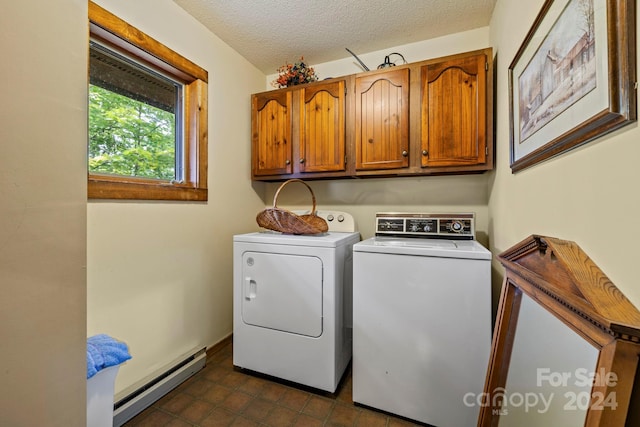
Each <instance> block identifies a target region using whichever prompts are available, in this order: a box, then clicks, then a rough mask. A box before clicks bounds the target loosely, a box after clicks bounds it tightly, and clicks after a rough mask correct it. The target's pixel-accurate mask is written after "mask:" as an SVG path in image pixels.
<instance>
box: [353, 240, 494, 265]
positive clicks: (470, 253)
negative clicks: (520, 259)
mask: <svg viewBox="0 0 640 427" xmlns="http://www.w3.org/2000/svg"><path fill="white" fill-rule="evenodd" d="M353 251H354V252H373V253H381V254H396V255H417V256H434V257H446V258H465V259H486V260H490V259H491V252H490V251H489V250H488V249H487V248H485V247H484V246H482V245H481V244H480V243H478V242H477V241H475V240H448V239H444V240H443V239H420V238H410V237H381V236H376V237H372V238H370V239H367V240H363V241H362V242H359V243H356V244H355V245H353Z"/></svg>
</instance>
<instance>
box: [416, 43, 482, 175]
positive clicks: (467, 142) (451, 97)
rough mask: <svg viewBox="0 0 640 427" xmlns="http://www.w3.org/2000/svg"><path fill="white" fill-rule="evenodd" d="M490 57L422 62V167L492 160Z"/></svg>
mask: <svg viewBox="0 0 640 427" xmlns="http://www.w3.org/2000/svg"><path fill="white" fill-rule="evenodd" d="M487 68H488V62H487V56H486V54H484V53H480V54H474V55H473V56H466V57H465V56H462V57H456V58H453V59H448V60H446V61H444V62H438V63H433V64H428V65H423V66H422V67H421V86H422V102H421V108H422V111H421V125H422V132H421V159H422V160H421V166H422V167H443V166H469V165H479V164H484V163H485V162H487V157H488V154H489V153H488V151H489V150H488V146H487V98H486V96H487V95H486V94H487Z"/></svg>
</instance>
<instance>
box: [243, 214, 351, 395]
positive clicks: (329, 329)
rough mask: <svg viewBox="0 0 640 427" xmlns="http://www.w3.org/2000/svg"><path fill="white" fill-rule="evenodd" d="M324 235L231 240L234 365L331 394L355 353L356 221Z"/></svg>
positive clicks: (334, 218)
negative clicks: (353, 282) (353, 333)
mask: <svg viewBox="0 0 640 427" xmlns="http://www.w3.org/2000/svg"><path fill="white" fill-rule="evenodd" d="M318 215H320V216H321V217H323V218H325V219H326V220H327V224H328V225H329V231H328V232H326V233H322V234H318V235H290V234H282V233H278V232H272V231H263V232H256V233H249V234H242V235H236V236H234V238H233V242H234V243H233V264H234V265H233V309H234V313H233V364H234V365H235V366H237V367H239V368H243V369H248V370H251V371H256V372H260V373H263V374H267V375H271V376H274V377H278V378H281V379H284V380H288V381H293V382H295V383H299V384H302V385H305V386H309V387H313V388H317V389H320V390H325V391H329V392H331V393H333V392H335V390H336V388H337V386H338V384H339V382H340V379H341V378H342V375H343V374H344V371H345V368H346V367H347V365H348V363H349V361H350V360H351V354H352V304H351V297H352V271H353V268H352V266H353V252H352V248H353V245H354V244H355V243H357V242H358V241H360V234H359V233H357V232H355V224H354V221H353V217H352V216H351V215H349V214H347V213H344V212H329V211H318Z"/></svg>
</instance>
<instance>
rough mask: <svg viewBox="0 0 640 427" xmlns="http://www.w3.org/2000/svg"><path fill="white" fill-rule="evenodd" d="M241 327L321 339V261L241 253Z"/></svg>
mask: <svg viewBox="0 0 640 427" xmlns="http://www.w3.org/2000/svg"><path fill="white" fill-rule="evenodd" d="M242 280H243V283H242V320H243V322H244V323H246V324H249V325H253V326H259V327H264V328H269V329H275V330H278V331H284V332H290V333H294V334H299V335H306V336H310V337H319V336H320V335H322V260H321V259H320V258H318V257H315V256H307V255H291V254H277V253H265V252H251V251H249V252H244V253H243V255H242Z"/></svg>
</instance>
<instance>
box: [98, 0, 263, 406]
mask: <svg viewBox="0 0 640 427" xmlns="http://www.w3.org/2000/svg"><path fill="white" fill-rule="evenodd" d="M97 3H98V4H100V5H101V6H102V7H104V8H105V9H107V10H109V11H111V12H112V13H115V14H116V15H118V16H120V17H122V18H123V19H125V20H126V21H127V22H129V23H130V24H131V25H133V26H135V27H137V28H138V29H140V30H142V31H144V32H145V33H147V34H148V35H149V36H151V37H153V38H155V39H156V40H158V41H160V42H162V43H164V44H165V45H166V46H168V47H170V48H171V49H173V50H175V51H177V52H179V53H180V54H181V55H183V56H185V57H186V58H188V59H190V60H191V61H193V62H195V63H196V64H198V65H200V66H201V67H203V68H205V69H206V70H207V71H208V72H209V175H208V182H209V201H208V202H207V203H173V202H168V203H164V202H113V201H90V202H89V204H88V209H87V211H88V246H87V251H88V261H87V264H88V265H87V266H88V290H87V293H88V296H87V312H88V313H87V318H88V319H87V323H88V324H87V334H88V335H93V334H97V333H107V334H110V335H112V336H114V337H116V338H118V339H121V340H123V341H125V342H126V343H127V344H128V345H129V347H130V352H131V354H132V359H131V360H130V361H128V362H127V363H125V364H124V365H123V366H122V367H121V369H120V372H119V374H118V378H117V381H116V392H117V393H118V392H123V391H124V390H125V389H127V388H128V387H130V386H132V385H134V384H136V383H137V382H138V381H140V380H143V379H144V378H145V377H147V376H149V375H153V374H154V373H155V372H156V371H158V370H159V369H161V368H163V367H164V366H165V365H167V364H169V363H171V362H173V361H174V360H175V359H176V358H180V356H182V355H183V354H184V353H186V352H188V351H190V350H192V349H194V348H202V347H208V346H211V345H213V344H215V343H216V342H218V341H220V340H221V339H223V338H225V337H226V336H228V335H229V334H230V333H231V331H232V269H231V264H232V251H231V249H232V244H231V242H232V236H233V235H234V234H236V233H243V232H248V231H253V230H254V229H256V228H257V226H255V225H254V224H255V220H254V218H255V213H256V212H258V211H259V210H260V209H261V208H262V207H263V205H264V203H263V202H262V200H261V197H260V195H261V194H262V192H263V187H264V186H263V185H262V184H256V185H252V183H251V181H250V166H249V159H250V144H249V143H248V141H250V115H249V112H250V97H249V94H250V93H252V92H257V91H259V90H260V89H261V88H262V85H263V84H264V83H263V82H264V75H263V74H262V73H261V72H259V71H258V70H257V69H256V68H255V67H253V66H252V65H250V64H249V63H248V62H247V61H246V60H244V59H243V58H242V57H240V56H239V55H238V54H237V53H236V52H235V51H233V50H231V49H230V48H229V47H228V46H227V45H226V44H224V43H223V42H222V41H220V40H219V39H218V38H217V37H216V36H214V35H213V34H211V32H209V31H208V30H206V29H205V28H204V27H203V26H202V25H201V24H200V23H198V22H197V21H196V20H195V19H194V18H192V17H191V16H189V15H188V14H187V13H186V12H184V11H183V10H182V9H181V8H179V7H178V6H177V5H176V4H175V3H173V2H172V1H171V0H160V1H159V0H139V1H135V2H132V1H128V0H100V1H98V2H97ZM151 10H152V11H153V13H149V11H151Z"/></svg>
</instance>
